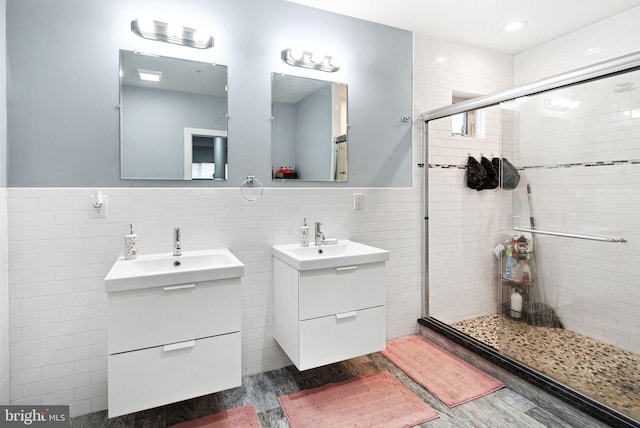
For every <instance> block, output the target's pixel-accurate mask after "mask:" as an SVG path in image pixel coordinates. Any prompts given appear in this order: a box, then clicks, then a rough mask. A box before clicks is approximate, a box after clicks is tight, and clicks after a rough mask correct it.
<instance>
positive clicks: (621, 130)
mask: <svg viewBox="0 0 640 428" xmlns="http://www.w3.org/2000/svg"><path fill="white" fill-rule="evenodd" d="M639 67H640V54H633V55H628V56H625V57H620V58H617V59H615V60H611V61H607V62H604V63H600V64H596V65H594V66H590V67H585V68H583V69H579V70H576V71H574V72H570V73H566V74H563V75H559V76H554V77H552V78H548V79H545V80H542V81H539V82H534V83H532V84H528V85H524V86H521V87H517V88H513V89H510V90H507V91H502V92H499V93H496V94H493V95H489V96H484V97H479V98H476V99H472V100H469V101H466V102H462V103H460V104H454V105H452V106H449V107H445V108H442V109H438V110H434V111H431V112H427V113H425V114H424V115H423V119H424V121H425V122H426V127H425V130H426V135H425V142H426V147H425V149H426V150H425V151H426V155H425V156H426V159H425V160H426V162H425V163H426V164H428V168H426V174H425V175H426V177H425V180H426V185H425V189H426V191H427V194H426V196H425V213H426V215H425V218H426V219H427V223H426V233H425V235H426V254H427V262H426V268H425V292H424V294H425V314H424V315H425V319H427V318H428V319H433V320H437V321H438V322H442V323H445V324H447V325H448V326H449V327H451V328H452V329H455V332H457V333H460V334H462V335H467V336H471V337H472V338H474V339H477V340H478V341H480V342H481V343H482V344H484V345H486V346H488V347H490V348H491V349H492V350H494V351H495V352H496V353H498V354H500V355H501V356H503V357H505V358H508V359H510V360H512V361H515V362H517V363H518V364H519V365H521V366H523V367H525V368H526V369H528V370H531V371H532V373H535V374H536V375H541V376H543V377H544V378H545V379H549V380H550V382H551V383H552V384H553V383H557V384H558V385H561V388H564V389H566V390H569V391H571V392H572V393H574V392H577V393H578V394H579V395H581V396H582V397H584V399H585V401H586V402H587V403H591V404H593V405H594V409H595V410H592V411H590V412H591V413H592V414H594V415H598V414H599V412H600V413H602V412H604V413H607V414H609V415H614V416H613V417H614V418H617V419H616V420H619V421H621V422H622V423H628V424H630V425H637V424H638V423H640V369H639V367H640V71H638V68H639ZM472 110H473V111H476V114H475V115H474V116H475V118H476V120H478V118H481V119H482V121H483V122H484V124H478V123H476V128H480V129H481V132H479V133H478V132H477V133H476V134H475V135H473V136H464V137H463V136H460V135H455V133H452V131H451V122H452V117H453V116H455V115H459V114H463V113H464V112H466V111H472ZM456 120H459V119H456ZM468 156H473V157H475V158H476V159H477V160H478V161H480V159H481V157H483V156H484V157H486V158H487V159H489V160H491V159H492V158H502V159H508V161H510V162H511V163H512V164H513V165H514V166H515V167H516V169H517V172H518V174H519V176H520V181H519V183H518V185H517V186H516V187H515V189H506V188H501V186H498V187H497V188H496V189H483V190H475V189H471V188H468V187H467V186H466V183H467V182H466V178H465V177H466V174H467V172H468V171H467V168H466V164H467V159H468ZM502 165H503V166H504V162H503V163H502ZM501 173H504V171H501ZM518 240H519V242H520V244H521V248H520V250H521V251H520V253H518ZM506 253H510V256H511V259H510V260H509V261H507V256H506ZM507 264H510V265H511V266H509V272H507ZM509 274H511V275H509ZM514 309H517V310H514Z"/></svg>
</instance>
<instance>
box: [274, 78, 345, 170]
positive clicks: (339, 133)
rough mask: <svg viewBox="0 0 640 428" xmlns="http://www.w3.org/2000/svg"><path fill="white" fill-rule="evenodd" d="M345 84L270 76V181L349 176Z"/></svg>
mask: <svg viewBox="0 0 640 428" xmlns="http://www.w3.org/2000/svg"><path fill="white" fill-rule="evenodd" d="M347 107H348V102H347V85H346V84H345V83H337V82H328V81H324V80H317V79H310V78H306V77H298V76H289V75H286V74H280V73H273V74H272V75H271V108H272V110H271V111H272V113H271V115H272V118H273V119H272V133H271V162H272V166H273V179H274V180H303V181H347V166H348V165H347V152H348V150H347V144H348V138H347Z"/></svg>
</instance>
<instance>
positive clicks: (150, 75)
mask: <svg viewBox="0 0 640 428" xmlns="http://www.w3.org/2000/svg"><path fill="white" fill-rule="evenodd" d="M138 76H140V80H146V81H148V82H159V81H160V79H161V78H162V72H161V71H153V70H142V69H138Z"/></svg>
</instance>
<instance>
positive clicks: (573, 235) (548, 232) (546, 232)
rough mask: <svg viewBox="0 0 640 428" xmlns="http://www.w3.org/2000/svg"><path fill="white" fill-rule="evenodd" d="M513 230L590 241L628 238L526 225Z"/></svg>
mask: <svg viewBox="0 0 640 428" xmlns="http://www.w3.org/2000/svg"><path fill="white" fill-rule="evenodd" d="M513 230H515V231H516V232H529V233H537V234H539V235H552V236H562V237H565V238H575V239H587V240H589V241H600V242H620V243H623V242H627V240H626V239H624V238H621V237H618V238H616V237H611V236H598V235H583V234H580V233H566V232H554V231H551V230H542V229H530V228H526V227H514V228H513Z"/></svg>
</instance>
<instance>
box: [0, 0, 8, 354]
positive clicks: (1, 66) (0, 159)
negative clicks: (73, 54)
mask: <svg viewBox="0 0 640 428" xmlns="http://www.w3.org/2000/svg"><path fill="white" fill-rule="evenodd" d="M0 23H2V28H3V29H4V28H6V1H5V0H0ZM6 52H7V37H6V31H2V32H0V187H7V81H8V78H7V54H6ZM0 364H2V362H1V361H0Z"/></svg>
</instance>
